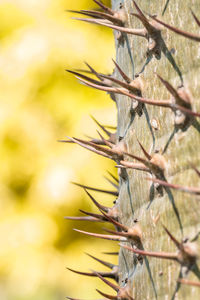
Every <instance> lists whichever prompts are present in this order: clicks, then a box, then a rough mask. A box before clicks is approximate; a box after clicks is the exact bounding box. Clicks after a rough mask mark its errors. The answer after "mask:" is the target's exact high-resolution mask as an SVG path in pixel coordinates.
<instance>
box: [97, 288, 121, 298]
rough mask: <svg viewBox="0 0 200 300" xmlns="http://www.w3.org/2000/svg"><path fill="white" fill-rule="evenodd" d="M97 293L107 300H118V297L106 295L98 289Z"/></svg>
mask: <svg viewBox="0 0 200 300" xmlns="http://www.w3.org/2000/svg"><path fill="white" fill-rule="evenodd" d="M96 291H97V292H98V293H99V294H100V295H101V296H103V297H105V299H111V300H112V299H115V300H117V299H118V297H117V296H112V295H108V294H106V293H103V292H101V291H100V290H98V289H96Z"/></svg>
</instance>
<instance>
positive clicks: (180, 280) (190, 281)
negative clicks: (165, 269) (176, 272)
mask: <svg viewBox="0 0 200 300" xmlns="http://www.w3.org/2000/svg"><path fill="white" fill-rule="evenodd" d="M177 281H178V282H180V283H182V284H187V285H191V286H197V287H200V281H199V282H198V281H192V280H188V279H183V278H182V279H178V280H177Z"/></svg>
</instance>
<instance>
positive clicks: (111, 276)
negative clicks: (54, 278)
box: [67, 268, 116, 279]
mask: <svg viewBox="0 0 200 300" xmlns="http://www.w3.org/2000/svg"><path fill="white" fill-rule="evenodd" d="M67 269H68V270H69V271H71V272H73V273H76V274H79V275H83V276H90V277H97V275H96V274H95V273H93V272H92V273H89V272H81V271H76V270H73V269H70V268H67ZM98 274H100V275H101V276H102V277H107V278H112V279H115V277H116V276H115V274H114V273H112V272H98Z"/></svg>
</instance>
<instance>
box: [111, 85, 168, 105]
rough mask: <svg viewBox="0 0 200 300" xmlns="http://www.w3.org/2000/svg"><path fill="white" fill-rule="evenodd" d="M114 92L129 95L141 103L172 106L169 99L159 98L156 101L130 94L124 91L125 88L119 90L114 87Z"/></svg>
mask: <svg viewBox="0 0 200 300" xmlns="http://www.w3.org/2000/svg"><path fill="white" fill-rule="evenodd" d="M115 93H118V94H122V95H125V96H128V97H130V98H132V99H134V100H137V101H138V102H141V103H146V104H150V105H155V106H161V107H169V108H171V106H172V101H171V100H159V101H158V100H152V99H146V98H143V97H139V96H136V95H134V94H131V93H129V92H126V91H125V90H120V89H118V88H116V91H115Z"/></svg>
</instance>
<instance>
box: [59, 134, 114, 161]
mask: <svg viewBox="0 0 200 300" xmlns="http://www.w3.org/2000/svg"><path fill="white" fill-rule="evenodd" d="M68 138H69V139H70V140H71V141H73V142H74V143H76V144H78V145H79V146H81V147H83V148H85V149H87V150H89V151H92V152H94V153H96V154H99V155H102V156H104V157H107V158H110V159H112V156H110V155H107V154H106V153H105V152H103V151H98V150H96V149H95V148H94V147H92V146H89V145H87V144H86V143H83V142H80V140H78V139H75V138H70V137H68ZM63 142H64V141H63Z"/></svg>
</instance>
